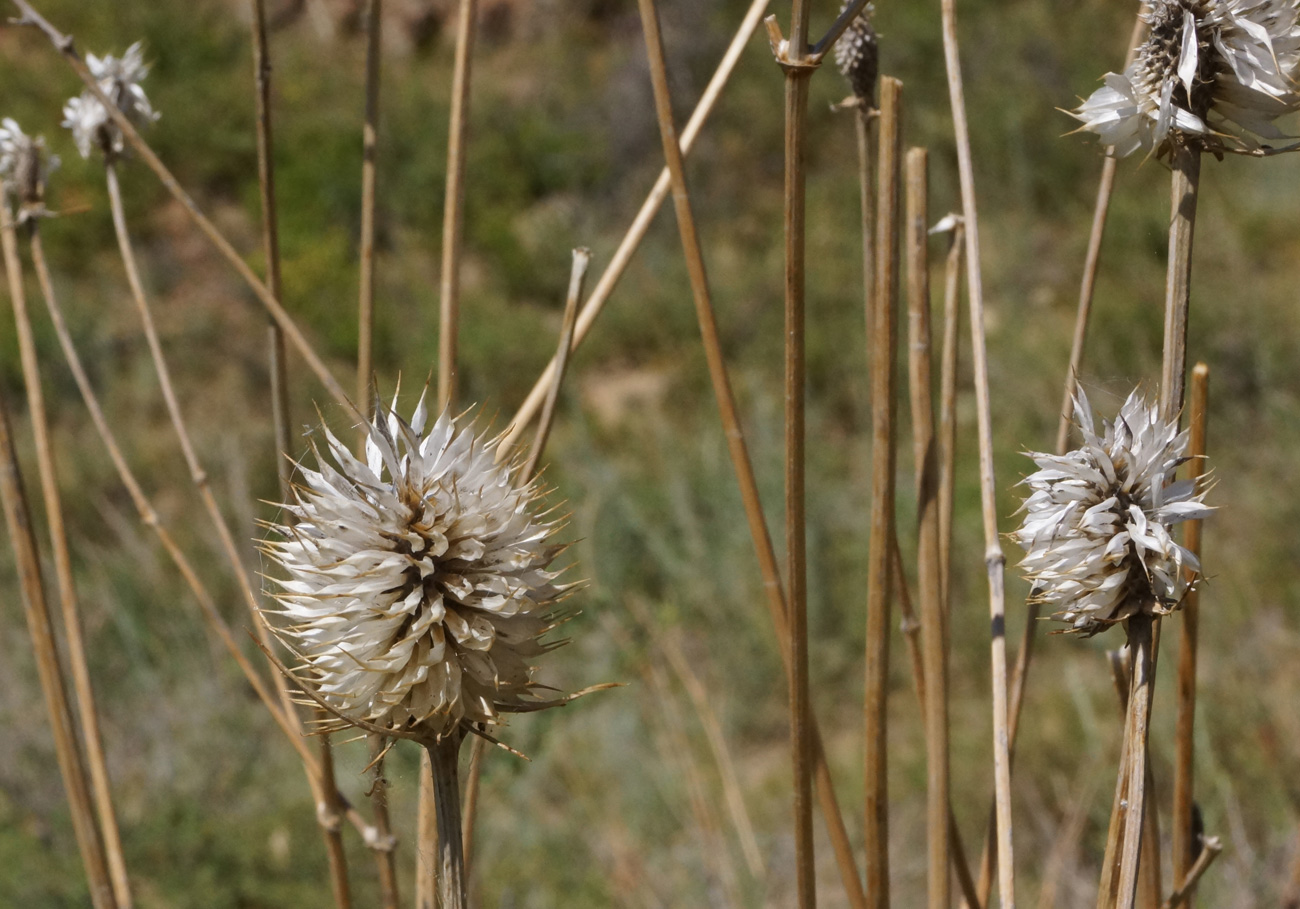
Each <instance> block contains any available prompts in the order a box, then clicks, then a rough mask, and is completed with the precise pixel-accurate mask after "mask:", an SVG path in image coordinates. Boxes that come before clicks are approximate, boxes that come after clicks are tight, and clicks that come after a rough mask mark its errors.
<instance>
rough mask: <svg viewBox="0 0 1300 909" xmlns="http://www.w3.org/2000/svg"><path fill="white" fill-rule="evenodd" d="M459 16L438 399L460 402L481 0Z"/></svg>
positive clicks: (465, 4)
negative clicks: (468, 145) (468, 152)
mask: <svg viewBox="0 0 1300 909" xmlns="http://www.w3.org/2000/svg"><path fill="white" fill-rule="evenodd" d="M457 16H458V18H457V20H456V63H455V68H454V69H453V71H452V82H451V121H450V123H449V128H448V137H447V187H446V192H445V194H444V200H443V210H442V277H441V280H440V282H439V287H438V290H439V310H438V312H439V329H438V399H439V400H440V401H443V402H447V401H455V400H456V385H457V380H458V378H459V376H460V371H459V364H458V361H457V355H456V346H457V337H458V334H459V324H460V249H461V241H462V238H463V236H464V233H465V141H466V138H467V136H468V133H469V89H470V82H471V78H472V75H473V50H474V35H475V31H476V25H477V23H478V0H460V12H459V13H458V14H457Z"/></svg>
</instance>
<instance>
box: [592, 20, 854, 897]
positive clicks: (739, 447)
mask: <svg viewBox="0 0 1300 909" xmlns="http://www.w3.org/2000/svg"><path fill="white" fill-rule="evenodd" d="M753 9H754V10H757V9H760V7H759V6H758V5H756V6H755V7H754V8H753ZM751 11H753V10H751ZM641 14H642V20H643V24H644V29H645V36H646V49H647V55H648V58H649V61H650V70H651V79H652V83H653V88H654V92H655V103H656V112H657V114H658V120H659V127H660V136H661V138H662V140H663V148H664V159H665V161H666V162H667V166H666V170H667V172H668V174H669V182H670V183H671V185H672V187H673V201H674V206H675V211H676V214H677V223H678V229H679V232H680V234H681V239H682V247H683V252H684V254H685V256H686V261H687V269H688V273H689V276H690V281H691V290H692V297H693V300H694V302H695V309H696V317H697V321H698V322H699V325H700V333H701V337H702V339H703V343H704V352H705V360H706V363H707V365H708V369H709V378H710V381H711V383H712V386H713V392H714V397H715V399H716V400H717V403H718V408H719V414H720V417H721V419H722V423H723V429H724V432H725V435H726V438H727V449H728V453H729V455H730V457H731V462H732V469H733V471H734V473H735V475H736V479H737V482H738V484H739V485H740V492H741V499H742V501H743V503H744V507H745V515H746V520H747V522H748V525H749V530H750V536H751V539H752V541H753V544H754V548H755V550H756V552H757V554H758V559H759V567H760V570H761V573H762V577H763V584H764V588H765V591H766V593H767V604H768V609H769V613H770V615H771V618H772V622H773V626H774V628H775V629H776V632H777V638H778V641H779V642H780V647H781V653H782V657H783V659H784V660H785V664H786V672H787V678H788V679H789V680H790V681H791V689H792V709H793V712H792V715H791V717H792V739H793V743H792V745H793V749H794V751H795V752H796V760H795V776H796V787H795V788H796V831H798V830H800V829H802V827H801V826H800V825H801V824H802V822H803V820H804V818H805V816H806V817H807V819H808V821H809V824H811V801H810V799H809V798H804V796H805V795H808V794H809V793H808V792H806V791H805V790H804V789H803V788H802V787H803V784H804V783H808V787H809V788H811V783H809V782H808V778H809V777H811V776H815V778H816V785H817V792H818V797H819V801H820V804H821V809H822V815H823V819H824V820H825V822H826V825H827V830H828V832H829V834H830V838H831V843H832V847H833V849H834V851H835V855H836V860H837V863H838V865H839V869H840V875H841V878H842V880H843V883H844V887H845V892H846V894H847V895H848V898H849V901H850V903H851V904H852V905H854V906H861V905H863V896H862V885H861V881H860V879H859V878H858V871H857V867H856V863H855V862H854V860H853V853H852V848H851V846H850V844H849V841H848V836H847V832H846V831H845V828H844V823H843V819H842V817H841V814H840V810H839V805H838V803H837V801H836V798H835V794H834V789H833V785H832V780H831V776H830V771H829V768H828V767H827V766H826V763H825V754H824V749H823V748H822V744H821V738H820V733H819V730H818V728H817V725H816V720H815V717H813V716H812V714H811V712H810V711H808V710H807V700H806V698H807V681H806V674H807V672H806V662H805V663H804V664H803V670H802V672H801V671H800V669H799V667H800V665H801V664H800V661H799V658H798V657H797V655H796V652H797V651H798V650H799V648H798V647H797V646H796V644H795V639H796V638H797V637H799V631H798V630H797V629H796V628H795V627H794V626H795V621H796V620H795V619H794V617H793V612H792V610H790V609H789V608H788V606H787V603H788V602H790V603H792V602H793V598H792V599H791V600H789V601H787V600H786V599H785V597H784V596H783V595H782V589H781V580H780V575H779V571H778V569H777V563H776V555H775V552H774V550H773V548H772V542H771V538H770V536H769V535H768V531H767V524H766V521H765V519H764V516H763V509H762V503H761V500H760V499H759V495H758V485H757V481H756V480H755V478H754V472H753V467H752V465H751V462H750V458H749V452H748V448H747V446H746V444H745V436H744V431H743V428H742V426H741V422H740V417H739V413H738V411H737V409H736V404H735V398H734V395H733V394H732V389H731V383H730V379H729V377H728V374H727V369H726V362H725V360H724V358H723V354H722V345H721V341H720V338H719V334H718V327H717V320H716V317H715V314H714V312H713V304H712V298H711V294H710V291H709V285H708V278H707V274H706V270H705V266H704V260H703V253H702V250H701V248H700V243H699V238H698V234H697V232H696V228H695V218H694V214H693V211H692V208H691V204H690V194H689V188H688V186H687V184H686V178H685V167H684V149H685V148H687V147H689V141H688V139H689V136H686V137H683V139H682V141H680V142H679V140H678V137H677V131H676V127H675V125H674V121H673V116H672V99H671V96H670V94H669V90H668V80H667V67H666V64H665V63H664V54H663V42H662V37H661V35H660V32H659V21H658V15H657V12H656V10H655V7H654V4H653V2H648V0H642V4H641ZM724 62H725V61H724ZM721 71H722V69H721V68H720V72H721ZM719 87H720V83H719ZM697 113H698V111H697ZM689 128H690V127H688V130H689ZM606 274H607V275H608V271H607V273H606ZM598 292H599V289H598ZM575 337H576V336H575ZM575 343H576V342H575ZM803 635H804V642H805V643H804V645H803V650H802V652H803V654H804V660H805V661H806V629H805V631H804V632H803ZM800 675H802V676H803V678H804V681H803V683H802V692H803V698H804V700H803V707H798V706H796V704H795V703H794V700H797V698H798V697H799V695H798V692H797V690H798V689H800V684H799V683H798V682H797V681H796V680H797V679H798V678H799V677H800ZM801 710H802V711H803V712H801ZM804 740H806V741H804ZM801 749H803V750H801ZM805 752H806V753H805ZM800 758H806V759H807V763H806V764H804V763H801V762H800ZM810 836H811V834H809V837H810ZM805 845H806V846H807V848H808V849H810V848H811V847H810V844H805ZM796 852H797V853H798V858H799V860H800V861H801V862H802V861H803V860H804V852H803V851H802V850H800V849H798V848H797V849H796ZM801 867H802V865H801ZM810 877H811V875H810V873H806V874H805V878H801V883H800V893H801V895H802V896H801V898H802V899H804V900H808V899H811V898H813V897H812V889H813V888H812V882H811V880H809V879H807V878H810Z"/></svg>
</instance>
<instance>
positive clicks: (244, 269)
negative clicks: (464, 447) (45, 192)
mask: <svg viewBox="0 0 1300 909" xmlns="http://www.w3.org/2000/svg"><path fill="white" fill-rule="evenodd" d="M13 4H14V6H16V7H18V10H19V12H21V13H22V16H21V17H20V19H19V20H18V21H19V22H20V23H22V24H25V25H31V26H34V27H36V28H37V29H39V30H40V32H41V33H42V34H43V35H45V37H46V38H47V39H48V40H49V42H50V43H51V44H53V45H54V48H55V49H56V50H57V51H58V52H59V53H61V54H62V55H63V57H64V58H65V59H66V60H67V61H68V63H69V64H70V65H71V66H72V69H73V71H74V72H76V74H77V76H78V77H80V79H81V81H82V82H83V83H84V84H85V86H86V89H87V91H89V92H90V93H91V94H92V95H93V96H94V97H95V98H96V99H98V100H99V102H100V103H101V104H103V105H104V109H105V110H106V111H107V112H108V115H109V116H110V117H111V118H112V120H113V123H114V125H116V126H117V128H118V129H120V130H121V132H122V136H123V137H124V138H125V139H126V142H127V144H129V145H130V146H131V148H132V149H134V150H135V152H136V154H138V155H139V157H140V160H141V161H142V162H144V164H145V165H146V166H147V167H148V168H149V169H150V170H152V171H153V172H154V174H155V175H157V177H158V179H159V180H160V181H161V182H162V184H163V186H164V187H166V189H167V191H168V192H170V193H171V194H172V196H173V197H174V198H175V199H176V201H178V202H180V203H181V207H182V208H184V209H185V213H186V214H187V215H189V217H190V220H191V221H193V222H194V224H195V226H196V227H198V228H199V230H200V231H201V232H202V233H203V235H204V236H205V237H207V238H208V240H209V241H210V242H211V243H212V245H213V246H214V247H216V249H217V251H218V252H219V253H221V255H222V256H223V257H224V258H225V259H226V261H227V262H229V263H230V265H231V267H233V268H234V269H235V271H236V272H237V273H238V274H239V276H240V277H241V278H242V279H243V280H244V282H245V283H246V284H247V285H248V287H249V289H250V290H252V291H253V294H254V295H255V296H256V297H257V298H258V300H259V301H261V303H262V305H263V306H264V307H266V310H267V312H268V313H270V315H271V317H272V318H273V319H275V321H276V324H277V325H279V326H280V328H281V330H282V331H283V332H284V335H285V337H286V338H287V339H288V340H289V342H290V343H291V344H292V345H293V347H294V349H295V350H297V351H298V353H299V355H300V356H302V358H303V360H304V361H305V362H306V363H307V366H308V368H310V369H311V371H312V372H313V373H314V374H315V375H316V377H317V378H318V379H319V380H320V382H321V384H322V385H324V386H325V388H326V390H327V391H329V393H330V395H331V396H332V397H333V398H334V399H335V400H336V401H337V402H338V403H339V404H340V405H342V406H343V407H344V408H346V409H347V410H348V412H349V413H350V414H351V415H352V416H354V417H356V418H357V419H363V416H362V414H361V412H360V411H359V410H358V409H357V408H356V406H355V405H354V404H353V403H352V401H351V399H350V398H348V395H347V392H345V391H344V390H343V386H342V385H340V384H339V382H338V380H337V379H335V378H334V375H333V374H332V373H331V372H330V371H329V368H328V367H326V366H325V363H324V361H323V360H321V358H320V357H319V356H318V355H317V354H316V351H315V350H314V349H313V348H312V346H311V343H310V342H309V341H308V340H307V337H306V335H304V334H303V333H302V330H301V329H299V328H298V326H297V324H296V323H295V322H294V321H293V318H292V317H291V316H290V315H289V314H288V312H286V311H285V309H284V307H283V306H281V305H280V301H279V300H278V299H277V298H276V296H275V294H273V293H272V292H271V290H270V289H269V288H268V287H267V286H266V284H265V283H263V282H262V281H261V279H259V278H258V277H257V275H255V274H254V273H253V270H252V269H251V268H250V267H249V266H248V264H247V263H246V262H245V261H244V259H243V257H242V256H240V254H239V253H238V252H237V251H236V250H235V248H234V247H233V246H232V245H231V244H230V241H229V240H227V239H226V238H225V236H224V235H223V234H222V233H221V231H220V230H218V229H217V226H216V225H215V224H213V223H212V221H211V220H210V219H209V218H208V217H207V216H206V215H205V214H203V212H202V211H201V210H200V209H199V207H198V205H197V204H196V203H195V201H194V200H193V199H192V198H191V197H190V195H189V193H187V192H186V191H185V189H184V188H183V187H182V186H181V185H180V182H179V181H178V180H177V179H176V177H175V176H173V175H172V173H171V171H169V170H168V169H167V166H166V165H164V164H163V163H162V161H161V160H160V159H159V158H158V156H157V155H156V154H154V152H153V149H151V148H150V147H149V143H147V142H145V141H144V139H143V138H141V136H140V133H139V132H138V131H137V130H136V128H135V127H134V126H133V125H132V124H131V121H130V120H128V119H127V117H126V116H125V115H123V113H122V112H121V111H120V110H118V109H117V106H116V105H114V104H113V102H112V100H111V99H110V98H109V97H108V96H107V95H105V94H104V91H103V89H102V88H100V87H99V83H98V82H97V81H96V79H95V77H94V76H92V75H91V73H90V70H88V69H87V68H86V64H85V63H84V62H83V61H82V59H81V56H80V55H79V54H78V53H77V50H76V47H75V46H74V44H73V40H72V37H71V36H69V35H65V34H63V33H62V32H60V31H59V30H58V29H56V28H55V27H54V26H53V25H51V24H50V23H49V22H48V21H47V20H46V19H45V17H43V16H42V15H41V14H40V13H38V12H37V11H36V10H35V8H34V7H33V6H32V5H31V4H30V3H28V2H27V0H13Z"/></svg>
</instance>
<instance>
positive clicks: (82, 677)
mask: <svg viewBox="0 0 1300 909" xmlns="http://www.w3.org/2000/svg"><path fill="white" fill-rule="evenodd" d="M3 197H4V187H3V185H0V198H3ZM0 219H4V225H3V227H0V242H2V243H3V246H4V263H5V272H6V273H7V274H8V276H9V295H10V299H11V300H12V302H13V310H14V323H15V326H16V328H17V334H18V353H19V358H20V360H21V361H22V370H23V383H24V385H25V386H26V389H27V409H28V411H29V412H30V414H31V419H32V436H33V439H34V442H35V446H36V464H37V470H38V473H39V476H40V483H41V497H42V499H43V501H44V505H45V520H46V523H48V524H49V531H50V548H51V550H52V552H53V554H54V572H55V578H56V580H57V583H58V590H59V606H60V612H61V616H62V619H63V629H64V640H65V641H66V643H67V655H68V662H69V664H70V667H71V670H72V686H73V691H74V692H75V693H76V701H77V719H78V722H79V725H80V729H81V741H82V743H83V745H84V747H85V760H86V765H87V770H88V772H89V774H90V777H89V779H90V788H91V793H92V795H93V797H94V802H95V812H96V815H97V816H98V818H99V829H100V835H101V837H102V839H103V844H104V852H105V857H106V861H107V863H108V871H109V876H110V877H111V878H112V882H113V895H114V897H115V898H116V900H117V903H118V905H119V906H120V907H123V909H127V907H130V906H131V904H132V900H131V885H130V881H129V879H128V877H127V871H126V859H125V858H124V857H123V854H122V836H121V833H120V832H119V830H118V826H117V812H116V811H115V810H114V808H113V791H112V783H111V781H110V780H109V776H108V761H107V759H106V758H105V756H104V742H103V737H102V736H101V735H100V729H99V713H98V711H97V710H96V708H95V688H94V683H93V682H91V679H90V669H89V666H88V664H87V661H86V643H85V639H84V638H83V636H82V629H81V606H80V602H79V598H78V596H77V588H76V582H75V581H74V579H73V576H72V555H71V553H70V552H69V550H68V536H67V531H66V529H65V526H64V523H63V502H62V497H61V495H60V493H59V481H58V471H57V467H56V464H55V460H54V446H53V440H52V439H51V438H50V428H49V421H48V419H47V417H46V412H45V394H44V392H43V390H42V387H41V372H40V363H39V358H38V354H37V352H36V337H35V334H34V333H33V331H32V323H31V318H30V317H29V314H28V312H27V295H26V293H25V292H24V290H23V282H22V265H21V262H20V260H19V258H18V243H17V238H16V236H15V231H14V229H13V227H12V225H11V224H10V223H9V213H8V212H6V211H3V210H0Z"/></svg>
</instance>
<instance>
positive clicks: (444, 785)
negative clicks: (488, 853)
mask: <svg viewBox="0 0 1300 909" xmlns="http://www.w3.org/2000/svg"><path fill="white" fill-rule="evenodd" d="M460 743H461V733H460V731H459V730H455V731H453V732H451V733H449V734H448V735H444V736H443V737H442V738H441V739H439V740H438V741H436V742H433V743H431V744H429V745H426V746H425V747H426V749H427V750H428V752H429V761H430V766H431V767H432V768H433V790H434V801H435V802H436V803H437V806H438V899H439V906H440V907H441V909H464V907H465V906H466V904H467V900H466V896H465V863H464V853H463V851H462V850H461V841H460V783H459V782H458V777H459V773H460V768H459V763H460Z"/></svg>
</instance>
